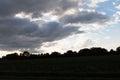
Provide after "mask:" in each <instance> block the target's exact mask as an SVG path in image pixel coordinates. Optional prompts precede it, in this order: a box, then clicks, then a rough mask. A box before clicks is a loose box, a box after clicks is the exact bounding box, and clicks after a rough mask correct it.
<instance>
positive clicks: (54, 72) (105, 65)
mask: <svg viewBox="0 0 120 80" xmlns="http://www.w3.org/2000/svg"><path fill="white" fill-rule="evenodd" d="M113 79H114V80H120V55H114V56H113V55H112V56H88V57H63V58H45V59H34V60H12V61H7V60H6V61H0V80H113Z"/></svg>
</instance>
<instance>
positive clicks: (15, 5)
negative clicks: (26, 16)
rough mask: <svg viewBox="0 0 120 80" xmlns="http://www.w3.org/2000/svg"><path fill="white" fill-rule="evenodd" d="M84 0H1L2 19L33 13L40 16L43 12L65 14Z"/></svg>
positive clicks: (0, 11)
mask: <svg viewBox="0 0 120 80" xmlns="http://www.w3.org/2000/svg"><path fill="white" fill-rule="evenodd" d="M83 1H84V0H79V1H77V0H31V1H29V0H25V1H24V0H1V1H0V17H9V16H14V15H15V14H17V13H20V12H25V13H32V14H33V16H40V15H41V13H43V12H49V11H52V10H54V11H56V12H57V13H60V12H64V11H66V10H67V9H70V8H75V7H78V2H79V3H83Z"/></svg>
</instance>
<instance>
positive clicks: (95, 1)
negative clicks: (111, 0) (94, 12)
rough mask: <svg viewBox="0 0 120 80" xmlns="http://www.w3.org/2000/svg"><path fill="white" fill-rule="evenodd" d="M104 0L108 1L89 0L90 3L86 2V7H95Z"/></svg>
mask: <svg viewBox="0 0 120 80" xmlns="http://www.w3.org/2000/svg"><path fill="white" fill-rule="evenodd" d="M106 1H108V0H90V3H87V5H88V7H91V8H96V7H99V6H98V4H99V3H103V2H106Z"/></svg>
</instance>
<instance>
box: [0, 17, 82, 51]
mask: <svg viewBox="0 0 120 80" xmlns="http://www.w3.org/2000/svg"><path fill="white" fill-rule="evenodd" d="M78 33H81V31H79V30H78V28H77V27H74V26H67V27H64V26H63V25H61V24H60V23H58V22H48V23H44V24H43V25H41V26H38V25H37V24H35V23H34V22H30V21H29V20H27V19H19V18H10V19H1V20H0V49H1V50H15V49H27V48H29V49H34V48H38V47H40V45H41V44H42V43H44V42H51V41H55V40H59V39H62V38H65V37H68V36H70V35H72V34H78Z"/></svg>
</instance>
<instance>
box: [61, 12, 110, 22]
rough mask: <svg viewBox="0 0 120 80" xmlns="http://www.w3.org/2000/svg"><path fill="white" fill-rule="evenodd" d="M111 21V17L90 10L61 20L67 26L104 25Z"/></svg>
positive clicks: (65, 16) (66, 16)
mask: <svg viewBox="0 0 120 80" xmlns="http://www.w3.org/2000/svg"><path fill="white" fill-rule="evenodd" d="M109 20H110V18H109V16H107V15H105V14H102V13H99V12H96V11H90V10H86V11H85V10H82V11H79V12H77V13H74V14H70V15H64V16H63V17H62V18H60V21H61V22H63V23H66V24H68V23H83V24H89V23H99V24H103V23H105V22H107V21H109Z"/></svg>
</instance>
